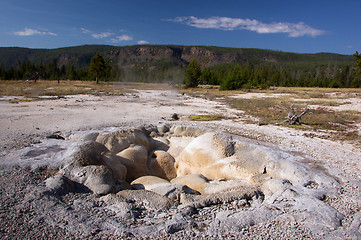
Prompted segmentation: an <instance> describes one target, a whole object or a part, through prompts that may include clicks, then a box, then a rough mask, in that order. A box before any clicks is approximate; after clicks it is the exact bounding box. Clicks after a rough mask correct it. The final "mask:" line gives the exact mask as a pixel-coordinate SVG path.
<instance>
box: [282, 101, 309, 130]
mask: <svg viewBox="0 0 361 240" xmlns="http://www.w3.org/2000/svg"><path fill="white" fill-rule="evenodd" d="M293 106H294V104H292V105H291V112H289V113H288V116H287V118H286V120H285V121H283V122H282V124H289V125H302V123H301V118H302V116H303V115H305V114H306V113H307V112H308V111H309V109H308V107H306V109H305V110H304V111H303V112H302V113H300V114H299V115H297V114H296V111H295V109H294V108H293Z"/></svg>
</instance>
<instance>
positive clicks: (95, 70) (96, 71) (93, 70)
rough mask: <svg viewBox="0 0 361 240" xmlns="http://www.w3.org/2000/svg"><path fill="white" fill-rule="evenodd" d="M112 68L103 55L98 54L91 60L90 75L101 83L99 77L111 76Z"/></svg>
mask: <svg viewBox="0 0 361 240" xmlns="http://www.w3.org/2000/svg"><path fill="white" fill-rule="evenodd" d="M110 71H111V67H110V64H109V63H108V62H106V61H105V60H104V58H103V56H102V55H101V54H98V53H97V54H96V55H95V56H94V57H92V59H91V60H90V64H89V75H91V76H93V77H95V81H96V83H97V84H98V83H99V77H104V78H105V77H106V76H108V75H109V74H110Z"/></svg>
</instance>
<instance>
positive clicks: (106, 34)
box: [91, 32, 114, 38]
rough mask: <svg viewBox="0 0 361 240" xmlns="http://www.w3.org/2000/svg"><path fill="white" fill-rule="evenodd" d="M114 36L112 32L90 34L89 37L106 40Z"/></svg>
mask: <svg viewBox="0 0 361 240" xmlns="http://www.w3.org/2000/svg"><path fill="white" fill-rule="evenodd" d="M112 35H114V33H112V32H103V33H92V34H91V36H92V37H93V38H107V37H110V36H112Z"/></svg>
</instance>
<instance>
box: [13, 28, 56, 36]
mask: <svg viewBox="0 0 361 240" xmlns="http://www.w3.org/2000/svg"><path fill="white" fill-rule="evenodd" d="M13 33H14V35H16V36H33V35H50V36H56V35H57V34H56V33H53V32H44V31H39V30H37V29H31V28H25V29H24V31H18V32H13Z"/></svg>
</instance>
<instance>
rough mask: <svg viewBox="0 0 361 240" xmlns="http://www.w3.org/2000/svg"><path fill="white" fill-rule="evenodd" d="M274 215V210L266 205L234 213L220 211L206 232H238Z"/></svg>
mask: <svg viewBox="0 0 361 240" xmlns="http://www.w3.org/2000/svg"><path fill="white" fill-rule="evenodd" d="M276 216H277V213H276V212H274V211H272V210H270V209H268V208H266V207H260V208H254V209H250V210H248V211H241V212H236V213H235V212H233V211H222V212H218V213H217V214H216V217H215V219H214V220H213V221H212V222H211V224H210V226H209V229H208V232H209V233H212V234H219V233H221V234H222V233H225V232H227V233H238V232H240V231H241V229H242V228H245V227H249V226H253V225H256V224H259V223H262V222H265V221H269V220H272V219H274V218H276Z"/></svg>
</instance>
